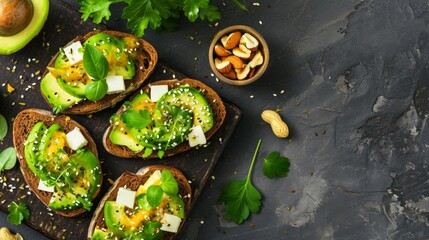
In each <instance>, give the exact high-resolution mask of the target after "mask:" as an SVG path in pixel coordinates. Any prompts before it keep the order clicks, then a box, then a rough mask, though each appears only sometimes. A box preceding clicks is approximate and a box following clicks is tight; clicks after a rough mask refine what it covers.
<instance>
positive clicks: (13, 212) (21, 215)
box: [7, 202, 30, 225]
mask: <svg viewBox="0 0 429 240" xmlns="http://www.w3.org/2000/svg"><path fill="white" fill-rule="evenodd" d="M7 209H8V210H9V214H8V215H7V220H8V221H9V222H10V223H11V224H14V225H19V224H21V222H22V220H24V219H27V218H28V217H29V216H30V211H29V210H28V208H27V206H26V205H25V204H24V203H19V204H17V203H16V202H12V203H11V204H10V205H9V206H8V207H7Z"/></svg>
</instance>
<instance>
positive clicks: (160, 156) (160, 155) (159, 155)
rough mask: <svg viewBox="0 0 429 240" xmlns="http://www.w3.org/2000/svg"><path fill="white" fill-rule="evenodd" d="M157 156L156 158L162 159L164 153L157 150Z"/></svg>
mask: <svg viewBox="0 0 429 240" xmlns="http://www.w3.org/2000/svg"><path fill="white" fill-rule="evenodd" d="M157 154H158V158H159V159H162V157H164V154H165V151H163V150H159V151H158V153H157Z"/></svg>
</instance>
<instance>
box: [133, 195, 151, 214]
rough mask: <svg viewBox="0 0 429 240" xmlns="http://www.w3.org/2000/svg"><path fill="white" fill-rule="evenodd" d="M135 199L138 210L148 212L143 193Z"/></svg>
mask: <svg viewBox="0 0 429 240" xmlns="http://www.w3.org/2000/svg"><path fill="white" fill-rule="evenodd" d="M136 199H137V205H138V206H139V208H140V209H143V210H145V211H150V209H151V206H150V204H149V203H148V201H147V198H146V194H144V193H142V194H139V195H138V196H137V198H136Z"/></svg>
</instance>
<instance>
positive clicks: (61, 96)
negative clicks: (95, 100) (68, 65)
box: [40, 73, 83, 113]
mask: <svg viewBox="0 0 429 240" xmlns="http://www.w3.org/2000/svg"><path fill="white" fill-rule="evenodd" d="M40 91H41V92H42V95H43V96H45V98H46V99H47V100H48V102H49V103H50V104H52V105H53V106H54V112H55V113H58V112H60V111H61V110H64V109H67V108H69V107H71V106H72V105H74V104H77V103H79V102H80V101H82V100H83V98H78V97H75V96H72V95H70V94H69V93H67V92H65V91H64V90H63V89H62V88H61V87H60V85H58V82H57V79H56V78H55V77H54V76H53V75H52V74H51V73H48V74H46V76H45V77H44V78H43V79H42V81H41V83H40Z"/></svg>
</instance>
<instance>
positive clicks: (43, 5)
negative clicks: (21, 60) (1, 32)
mask: <svg viewBox="0 0 429 240" xmlns="http://www.w3.org/2000/svg"><path fill="white" fill-rule="evenodd" d="M31 2H32V4H33V9H34V13H33V17H32V18H31V21H30V23H29V24H28V25H27V27H25V28H24V29H23V30H22V31H20V32H18V33H17V34H15V35H12V36H4V37H3V36H0V54H2V55H9V54H12V53H14V52H17V51H18V50H20V49H22V48H23V47H25V45H27V44H28V43H29V42H30V41H31V40H32V39H33V38H34V37H35V36H37V34H39V32H40V30H41V29H42V27H43V25H44V24H45V21H46V19H47V18H48V13H49V0H31Z"/></svg>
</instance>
